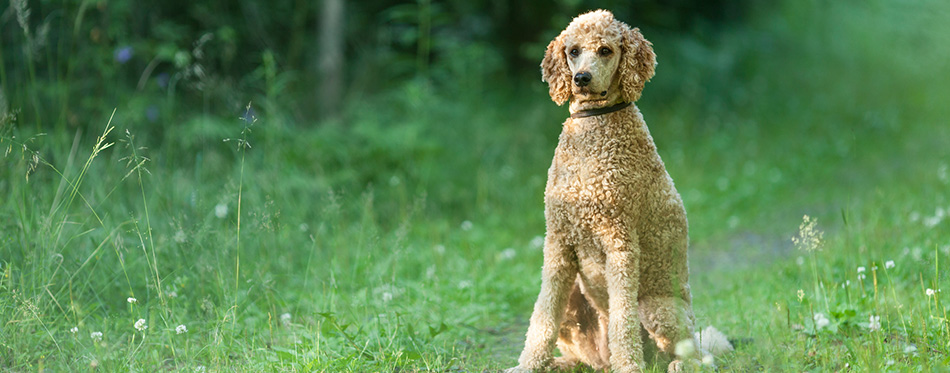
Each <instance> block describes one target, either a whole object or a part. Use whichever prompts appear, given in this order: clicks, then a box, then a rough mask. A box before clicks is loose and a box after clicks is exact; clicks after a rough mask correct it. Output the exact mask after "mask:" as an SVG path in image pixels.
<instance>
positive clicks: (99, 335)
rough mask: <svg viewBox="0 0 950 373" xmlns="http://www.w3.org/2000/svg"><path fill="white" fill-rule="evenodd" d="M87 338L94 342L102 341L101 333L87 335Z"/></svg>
mask: <svg viewBox="0 0 950 373" xmlns="http://www.w3.org/2000/svg"><path fill="white" fill-rule="evenodd" d="M89 338H92V340H93V341H95V342H99V341H102V332H92V333H89Z"/></svg>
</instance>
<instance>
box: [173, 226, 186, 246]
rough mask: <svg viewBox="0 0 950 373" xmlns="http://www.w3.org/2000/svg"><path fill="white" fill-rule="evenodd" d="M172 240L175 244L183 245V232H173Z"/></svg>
mask: <svg viewBox="0 0 950 373" xmlns="http://www.w3.org/2000/svg"><path fill="white" fill-rule="evenodd" d="M172 239H173V240H175V242H177V243H185V231H184V230H181V229H179V230H178V232H175V236H174V237H172Z"/></svg>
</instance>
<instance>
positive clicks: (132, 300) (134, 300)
mask: <svg viewBox="0 0 950 373" xmlns="http://www.w3.org/2000/svg"><path fill="white" fill-rule="evenodd" d="M125 301H126V302H129V303H130V304H131V303H135V302H138V299H135V298H132V297H129V299H126V300H125Z"/></svg>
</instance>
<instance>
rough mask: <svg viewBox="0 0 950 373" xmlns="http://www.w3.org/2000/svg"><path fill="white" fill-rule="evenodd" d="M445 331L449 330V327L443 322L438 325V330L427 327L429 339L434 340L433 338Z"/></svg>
mask: <svg viewBox="0 0 950 373" xmlns="http://www.w3.org/2000/svg"><path fill="white" fill-rule="evenodd" d="M446 330H449V327H448V326H446V325H445V323H444V322H443V323H439V327H438V328H433V327H432V326H429V337H430V338H435V336H437V335H439V334H442V332H444V331H446Z"/></svg>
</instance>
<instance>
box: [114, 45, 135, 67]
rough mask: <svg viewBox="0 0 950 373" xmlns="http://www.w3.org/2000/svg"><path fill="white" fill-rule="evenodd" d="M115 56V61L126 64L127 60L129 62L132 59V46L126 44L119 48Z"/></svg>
mask: <svg viewBox="0 0 950 373" xmlns="http://www.w3.org/2000/svg"><path fill="white" fill-rule="evenodd" d="M114 56H115V62H118V63H120V64H125V63H126V62H129V60H130V59H132V47H131V46H128V45H126V46H124V47H121V48H118V49H116V50H115V54H114Z"/></svg>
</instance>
